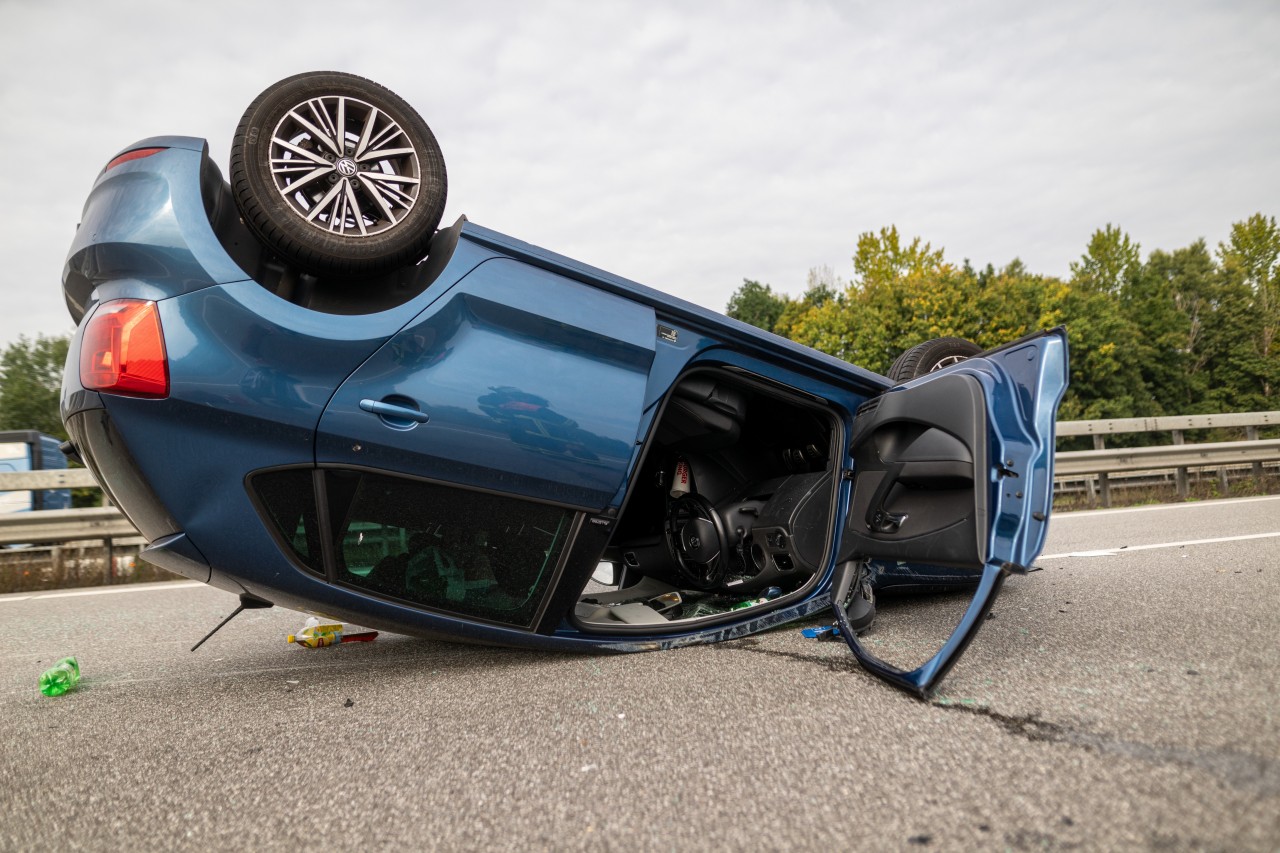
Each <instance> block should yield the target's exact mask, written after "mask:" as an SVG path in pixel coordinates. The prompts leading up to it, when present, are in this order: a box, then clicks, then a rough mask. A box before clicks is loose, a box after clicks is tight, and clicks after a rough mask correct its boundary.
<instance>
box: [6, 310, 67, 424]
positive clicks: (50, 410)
mask: <svg viewBox="0 0 1280 853" xmlns="http://www.w3.org/2000/svg"><path fill="white" fill-rule="evenodd" d="M69 343H70V340H69V339H68V338H67V337H65V336H62V337H45V336H44V335H38V336H37V337H36V338H35V340H30V339H28V338H27V337H26V336H22V337H19V338H18V340H17V342H15V343H12V344H10V345H9V346H8V348H6V349H5V351H4V353H3V355H0V429H34V430H39V431H40V432H44V433H48V434H49V435H54V436H57V437H59V438H62V439H66V437H67V434H66V431H65V430H63V428H62V418H61V417H60V416H59V414H58V401H59V397H60V395H61V391H62V369H63V366H64V364H65V363H66V360H67V346H68V344H69Z"/></svg>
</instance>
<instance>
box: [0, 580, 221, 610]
mask: <svg viewBox="0 0 1280 853" xmlns="http://www.w3.org/2000/svg"><path fill="white" fill-rule="evenodd" d="M196 586H207V584H203V583H200V581H175V582H172V583H162V584H157V585H156V586H111V587H106V588H104V589H77V590H72V591H71V592H41V593H37V594H35V595H0V604H5V603H7V602H10V601H27V600H28V599H30V600H33V601H39V600H40V599H42V598H78V597H80V596H82V595H118V594H119V593H122V592H161V591H164V590H170V589H191V588H192V587H196Z"/></svg>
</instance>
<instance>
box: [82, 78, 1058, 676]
mask: <svg viewBox="0 0 1280 853" xmlns="http://www.w3.org/2000/svg"><path fill="white" fill-rule="evenodd" d="M445 191H446V177H445V169H444V160H443V158H442V157H441V154H440V149H439V147H438V145H437V143H436V140H435V139H434V137H433V136H432V134H431V131H430V130H429V129H428V128H427V125H426V124H425V123H424V122H423V121H422V119H421V118H420V117H419V116H418V115H417V113H416V112H414V110H413V109H412V108H411V107H410V106H409V105H408V104H407V103H405V102H404V101H403V100H402V99H401V98H399V97H398V96H396V95H395V94H394V93H392V92H390V91H388V90H386V89H384V88H382V87H381V86H378V85H376V84H374V83H371V82H369V81H367V80H363V79H361V78H358V77H354V76H352V75H348V74H341V73H336V72H320V73H311V74H303V75H298V76H296V77H291V78H289V79H287V80H283V81H281V82H280V83H277V84H275V85H274V86H272V87H271V88H269V89H267V91H265V92H264V93H263V94H262V95H261V96H260V97H259V98H258V99H257V100H255V101H254V103H253V104H252V105H250V107H249V109H248V110H247V112H246V113H245V116H244V119H243V120H242V122H241V124H240V126H239V128H238V129H237V131H236V135H235V138H234V140H233V146H232V157H231V164H230V173H229V180H227V179H224V177H223V175H222V173H221V171H220V170H219V168H218V167H217V166H216V165H215V164H214V163H213V162H212V161H211V160H210V158H209V156H208V150H207V145H206V143H205V142H204V141H203V140H200V139H192V138H186V137H177V136H166V137H156V138H151V139H146V140H143V141H141V142H138V143H137V144H135V145H131V146H129V147H128V148H126V149H124V150H123V151H121V152H120V153H119V154H118V155H117V156H115V157H114V158H113V159H111V160H110V162H109V163H108V164H107V166H106V168H105V169H104V170H103V172H102V173H101V174H100V175H99V177H98V179H97V181H96V182H95V184H94V186H93V189H92V191H91V192H90V194H89V198H88V201H87V203H86V205H85V208H84V213H83V216H82V220H81V223H80V226H79V229H78V231H77V233H76V236H75V240H74V242H73V244H72V246H71V250H70V253H69V255H68V258H67V263H66V268H65V270H64V273H63V289H64V294H65V297H66V303H67V307H68V309H69V310H70V312H71V315H72V317H73V318H74V319H75V321H76V322H77V324H78V329H77V332H76V335H75V337H74V339H73V341H72V347H71V355H70V357H69V360H68V364H67V370H66V375H65V380H64V389H63V399H62V415H63V419H64V421H65V423H66V426H67V430H68V432H69V434H70V436H71V441H70V445H71V448H70V450H69V452H71V453H73V454H78V456H79V457H80V458H81V459H83V461H84V463H85V464H86V465H88V466H89V467H90V468H91V469H92V470H93V471H94V473H95V475H96V476H97V478H98V480H99V481H100V482H101V483H102V484H103V487H104V489H105V490H106V491H107V492H108V493H109V495H110V497H111V499H112V500H113V502H114V503H116V504H117V505H118V506H119V507H120V508H121V510H122V511H123V512H124V513H125V514H126V515H127V516H128V517H129V519H130V520H131V521H132V522H133V523H134V524H135V525H136V526H137V528H138V530H139V531H141V533H142V534H143V536H144V537H145V538H146V539H147V541H148V542H149V543H150V544H149V546H148V547H147V548H146V550H145V551H144V554H143V556H144V557H145V559H147V560H148V561H149V562H152V563H155V564H157V565H160V566H162V567H165V568H167V569H170V570H172V571H174V572H177V573H178V574H181V575H184V576H186V577H189V578H194V579H197V580H200V581H203V582H206V583H209V584H211V585H213V586H216V587H218V588H220V589H224V590H227V591H229V592H232V593H234V594H236V595H238V596H240V600H241V602H242V604H243V605H244V606H267V605H268V604H273V605H278V606H283V607H288V608H293V609H297V610H302V611H309V612H313V613H317V614H324V615H326V616H329V617H333V618H338V619H343V620H347V621H350V622H355V623H358V624H361V625H368V626H372V627H376V628H382V629H385V630H390V631H394V632H399V633H404V634H412V635H419V636H423V637H435V638H443V639H451V640H458V641H465V642H475V643H490V644H505V645H512V646H529V647H540V648H553V649H562V650H570V651H572V650H580V651H640V650H648V649H662V648H668V647H673V646H679V645H686V644H690V643H703V642H713V641H717V640H723V639H728V638H733V637H739V636H743V635H745V634H749V633H752V632H755V631H760V630H763V629H766V628H769V627H773V626H776V625H779V624H782V623H785V622H788V621H794V620H799V619H802V618H806V617H810V618H813V617H816V616H823V618H824V619H825V614H830V621H832V622H834V624H835V625H836V626H837V629H838V632H839V634H840V636H841V637H842V639H843V640H844V641H845V642H847V643H848V644H849V647H850V649H851V651H852V652H853V653H854V654H855V655H856V656H857V657H858V659H859V660H860V661H861V662H862V663H863V665H864V666H866V667H867V668H868V669H870V670H872V671H873V672H876V673H877V674H878V675H880V676H882V677H883V678H885V679H887V680H888V681H890V682H892V683H893V684H895V685H896V686H898V687H901V688H903V689H906V690H909V691H912V692H914V693H917V694H918V695H922V696H927V695H928V694H929V693H930V692H931V691H932V690H933V689H934V688H935V687H936V685H937V684H938V682H939V680H940V679H941V678H942V677H943V676H944V675H945V674H946V672H947V671H948V670H949V668H950V667H951V666H952V665H953V664H954V663H955V661H956V659H957V658H958V657H959V655H960V653H961V652H962V651H963V650H964V648H965V646H966V645H967V644H968V642H969V641H970V640H971V639H972V638H973V636H974V634H975V632H976V630H977V628H978V626H979V625H980V624H981V621H982V619H983V617H984V616H985V614H986V612H987V610H988V609H989V608H990V606H991V604H992V602H993V601H994V599H995V596H996V595H997V594H998V592H999V590H1000V587H1001V584H1002V582H1003V581H1004V579H1005V577H1006V576H1007V575H1009V574H1011V573H1022V572H1025V571H1027V570H1028V568H1029V567H1031V565H1032V561H1033V560H1034V559H1035V557H1036V556H1037V554H1038V553H1039V552H1040V548H1041V547H1042V545H1043V542H1044V539H1045V534H1046V530H1047V528H1048V523H1049V513H1050V503H1051V498H1052V480H1053V470H1052V468H1053V451H1054V434H1053V430H1054V418H1055V413H1056V410H1057V405H1058V401H1059V400H1060V398H1061V396H1062V393H1063V390H1064V388H1065V386H1066V376H1067V345H1066V336H1065V332H1064V331H1063V330H1061V329H1054V330H1049V331H1045V332H1042V333H1038V334H1034V335H1031V336H1028V337H1026V338H1023V339H1021V340H1017V341H1012V342H1010V343H1009V344H1007V345H1006V346H1003V347H1000V348H998V349H995V350H991V351H987V352H980V351H979V350H978V348H977V347H974V346H973V345H972V344H968V343H967V342H964V341H959V340H956V339H940V340H937V341H930V342H928V343H926V344H922V345H921V346H919V347H916V348H914V349H912V350H909V351H908V352H907V353H904V355H903V356H902V358H900V359H899V360H898V362H897V363H896V364H895V365H894V368H893V369H892V370H891V371H890V373H891V375H890V376H881V375H878V374H875V373H872V372H869V371H866V370H862V369H860V368H858V367H856V366H853V365H850V364H847V363H845V362H842V361H839V360H837V359H834V358H832V357H829V356H826V355H824V354H822V353H819V352H816V351H814V350H811V349H807V348H805V347H802V346H799V345H797V344H794V343H791V342H789V341H786V340H783V339H782V338H779V337H776V336H774V335H771V334H768V333H765V332H762V331H760V330H758V329H755V328H752V327H750V326H747V325H745V324H742V323H739V322H736V321H734V320H731V319H729V318H727V317H724V316H722V315H720V314H717V313H714V312H711V311H708V310H705V309H702V308H699V307H697V306H695V305H692V304H689V303H687V302H684V301H682V300H680V299H678V298H675V297H672V296H669V295H667V294H664V293H661V292H659V291H656V290H651V289H649V288H646V287H643V286H641V285H639V284H636V283H634V282H631V281H627V280H625V279H622V278H619V277H617V276H614V275H611V274H609V273H606V272H604V271H602V270H599V269H594V268H592V267H589V266H587V265H584V264H581V263H578V262H576V261H573V260H570V259H569V258H565V257H562V256H560V255H557V254H554V253H552V252H549V251H546V250H544V249H541V248H538V247H536V246H532V245H529V244H527V243H524V242H521V241H520V240H517V239H514V238H512V237H508V236H506V235H503V234H499V233H497V232H494V231H491V230H488V229H486V228H483V227H480V226H478V225H476V224H474V223H471V222H469V221H467V220H466V219H465V218H463V219H460V220H459V221H458V222H456V223H454V224H453V225H452V226H449V227H445V228H440V227H439V225H440V217H441V215H442V212H443V209H444V200H445ZM908 589H910V590H933V591H938V590H942V591H945V590H957V589H959V590H963V591H964V592H963V593H962V595H963V602H964V605H963V607H962V608H961V609H960V611H959V613H958V615H957V618H956V619H955V620H954V625H953V626H952V627H953V630H951V629H949V630H948V633H947V635H946V636H944V637H942V638H941V640H940V641H939V642H938V644H937V645H936V647H935V648H933V649H931V650H930V651H929V652H928V653H927V654H925V655H923V656H922V659H921V660H920V661H918V662H917V663H913V664H911V665H910V666H905V665H902V664H899V663H893V662H887V661H884V660H881V659H880V658H878V657H876V656H873V655H872V654H870V653H869V652H868V651H867V647H864V645H863V643H862V642H861V641H860V640H859V638H858V634H859V633H860V632H863V631H866V630H867V629H869V628H870V629H871V631H872V633H873V634H874V631H875V628H874V627H873V625H874V620H875V616H876V599H877V596H882V595H883V594H884V593H886V592H891V591H895V590H908ZM951 595H954V593H951Z"/></svg>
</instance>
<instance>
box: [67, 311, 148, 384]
mask: <svg viewBox="0 0 1280 853" xmlns="http://www.w3.org/2000/svg"><path fill="white" fill-rule="evenodd" d="M80 384H81V385H83V386H84V387H85V388H87V389H89V390H90V391H108V392H110V393H112V394H121V395H123V396H126V397H167V396H169V364H168V360H167V358H166V356H165V351H164V335H163V334H162V333H161V331H160V309H158V308H157V307H156V303H154V302H146V301H143V300H141V299H116V300H114V301H112V302H107V303H106V304H104V305H101V306H100V307H99V308H98V310H97V311H95V312H94V314H93V316H92V317H90V318H89V323H88V325H86V326H85V329H84V336H83V338H82V343H81V345H80Z"/></svg>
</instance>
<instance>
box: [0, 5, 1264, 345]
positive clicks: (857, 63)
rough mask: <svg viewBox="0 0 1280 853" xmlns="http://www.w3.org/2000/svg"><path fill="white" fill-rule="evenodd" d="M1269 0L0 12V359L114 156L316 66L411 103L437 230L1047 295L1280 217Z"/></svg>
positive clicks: (707, 265) (236, 107)
mask: <svg viewBox="0 0 1280 853" xmlns="http://www.w3.org/2000/svg"><path fill="white" fill-rule="evenodd" d="M1278 37H1280V9H1277V7H1276V6H1275V4H1274V3H1268V2H1261V3H1231V4H1217V5H1213V4H1203V3H1160V4H1132V3H1130V4H1126V3H1119V4H1117V3H1111V2H1107V3H1088V4H1061V5H1059V6H1057V7H1043V6H1041V7H1028V6H1027V5H1026V4H1022V3H1015V2H1006V0H1001V2H988V3H981V4H977V5H971V4H963V5H962V4H948V3H935V4H924V5H913V6H903V5H901V4H898V5H893V4H884V3H847V2H795V3H789V4H778V3H766V2H754V3H747V2H744V3H707V4H697V5H696V6H695V5H694V4H677V3H663V2H647V3H639V2H616V3H611V2H599V3H592V4H581V3H576V4H575V3H568V2H549V3H516V2H479V3H469V4H465V5H464V4H443V3H436V4H418V3H408V2H405V3H382V4H366V5H362V6H360V7H358V8H357V9H355V10H353V8H352V7H351V6H349V5H347V4H341V3H337V2H334V0H316V2H310V3H307V4H293V3H281V4H276V5H274V6H270V7H264V6H261V5H260V4H252V3H249V2H246V0H233V2H229V3H226V4H219V5H214V4H203V5H196V4H160V3H155V2H142V0H133V2H113V3H111V4H102V3H90V2H87V0H67V2H41V3H35V2H8V3H3V2H0V115H4V116H5V118H6V121H5V123H4V124H3V126H0V162H2V163H4V164H7V165H6V166H5V167H4V168H0V235H3V237H0V241H2V242H0V247H3V250H4V258H5V261H6V263H5V266H4V269H3V271H2V272H0V295H2V296H0V298H3V300H4V302H3V304H4V306H5V308H6V309H7V310H5V311H3V312H0V343H4V342H7V341H10V340H13V339H14V338H16V337H17V335H19V334H24V333H25V334H29V335H30V334H35V333H41V332H43V333H55V332H61V331H65V330H67V329H68V327H69V320H68V319H67V315H66V312H65V310H64V309H63V307H62V303H61V293H60V288H59V286H58V277H59V274H60V270H61V266H62V262H63V256H64V254H65V251H66V247H67V246H68V245H69V243H70V239H71V234H72V231H73V228H74V225H75V222H76V221H77V219H78V214H79V210H80V206H81V205H82V203H83V200H84V197H85V195H86V194H87V192H88V189H89V186H90V185H91V183H92V181H93V179H94V177H95V175H96V174H97V172H98V171H99V170H100V169H101V167H102V164H103V163H104V162H105V161H106V160H107V159H108V158H109V157H110V156H111V155H112V154H113V153H114V152H115V151H116V150H117V149H119V148H120V147H122V146H124V145H126V144H129V143H131V142H132V141H134V140H136V139H138V138H141V137H144V136H148V135H152V134H164V133H177V134H187V135H193V136H204V137H207V138H208V139H209V141H210V145H211V150H212V151H213V154H214V157H215V159H216V160H217V161H218V162H219V163H222V164H225V163H226V159H227V154H228V151H229V147H230V137H231V133H232V130H233V129H234V127H235V124H236V122H237V121H238V119H239V116H240V114H241V112H242V111H243V109H244V108H245V106H247V104H248V103H249V101H250V100H251V99H252V98H253V97H254V96H255V95H256V94H257V93H258V92H259V91H261V90H262V89H263V88H264V87H265V86H266V85H268V84H269V83H271V82H272V81H274V80H276V79H279V78H281V77H284V76H287V75H289V74H292V73H296V72H299V71H304V70H312V69H319V68H336V69H341V70H347V71H352V72H354V73H358V74H362V75H364V76H367V77H370V78H372V79H376V80H379V81H380V82H382V83H384V84H385V85H388V86H390V87H391V88H392V89H395V90H396V91H398V92H399V93H400V94H401V95H403V96H405V97H406V98H407V99H408V100H409V101H410V102H411V103H413V104H415V105H416V106H417V107H418V108H419V110H420V111H421V112H422V113H423V115H424V116H425V117H426V119H427V121H428V123H430V124H431V126H432V128H433V129H434V131H435V132H436V134H437V136H438V137H439V139H440V142H441V145H442V146H443V148H444V151H445V157H446V161H447V163H448V167H449V173H450V188H451V191H450V201H449V206H448V209H447V211H446V219H448V220H452V219H453V218H455V217H456V216H457V215H459V214H461V213H466V214H468V215H469V216H470V217H471V218H472V219H473V220H475V221H477V222H479V223H481V224H484V225H487V226H489V227H493V228H497V229H498V230H502V231H506V232H508V233H511V234H512V235H514V236H516V237H520V238H522V239H525V240H529V241H531V242H534V243H538V244H541V245H544V246H546V247H547V248H550V249H553V250H556V251H559V252H562V253H564V254H568V255H570V256H573V257H577V258H580V259H581V260H583V261H586V262H588V263H593V264H596V265H597V266H601V267H604V268H606V269H609V270H611V271H613V272H617V273H619V274H622V275H625V276H628V277H631V278H635V279H637V280H640V281H642V282H644V283H646V284H650V285H652V286H654V287H657V288H659V289H663V290H668V291H670V292H673V293H678V294H680V295H682V296H684V297H686V298H690V299H692V300H694V301H697V302H700V303H702V304H704V305H708V306H709V307H712V308H717V309H718V308H722V307H723V305H724V303H725V302H726V300H727V299H728V297H729V295H730V294H731V293H732V291H733V290H734V289H735V288H736V287H737V286H738V284H739V283H740V282H741V280H742V279H743V278H744V277H750V278H756V279H760V280H763V281H768V282H771V283H772V284H774V285H775V286H776V287H780V288H782V289H785V290H791V291H793V292H795V291H799V290H800V289H802V288H803V286H804V282H805V278H806V274H807V271H808V270H809V268H811V267H814V266H820V265H824V264H825V265H830V266H832V267H833V268H835V271H836V272H837V274H841V275H848V271H849V256H850V255H851V254H852V252H853V249H854V246H855V241H856V239H857V235H858V234H859V233H860V232H863V231H868V230H874V229H877V228H879V227H881V226H884V225H888V224H896V225H897V226H898V227H899V229H900V230H902V231H903V232H905V233H907V234H912V235H919V236H921V237H923V238H924V239H926V240H928V241H929V242H931V243H932V244H933V245H934V246H944V247H946V249H947V253H948V257H950V258H952V259H953V260H956V261H959V260H960V259H962V258H965V257H968V258H970V259H971V260H972V261H973V262H974V263H975V264H985V263H987V262H992V263H996V264H997V265H999V264H1003V263H1005V262H1007V261H1008V260H1010V259H1012V258H1013V257H1014V256H1015V255H1018V256H1021V257H1022V258H1023V260H1024V261H1025V262H1026V263H1027V265H1028V266H1029V267H1030V268H1031V269H1033V270H1036V271H1040V272H1045V273H1052V274H1065V273H1066V271H1067V265H1068V264H1069V262H1070V261H1071V260H1073V259H1074V258H1075V257H1077V256H1078V255H1079V254H1080V253H1081V252H1082V251H1083V250H1084V247H1085V244H1086V243H1087V240H1088V237H1089V235H1090V233H1091V232H1092V231H1093V230H1094V229H1096V228H1098V227H1101V226H1102V225H1104V224H1106V223H1108V222H1115V223H1118V224H1120V225H1121V226H1122V227H1124V228H1125V229H1127V230H1128V231H1129V233H1130V234H1131V235H1132V236H1133V238H1134V239H1135V240H1137V241H1138V242H1140V243H1141V244H1142V245H1143V247H1144V248H1145V249H1148V250H1150V249H1155V248H1169V249H1172V248H1177V247H1179V246H1183V245H1186V244H1187V243H1189V242H1191V241H1192V240H1194V239H1196V238H1197V237H1201V236H1203V237H1207V238H1208V239H1209V240H1210V243H1211V244H1212V243H1214V242H1216V241H1217V240H1219V239H1222V238H1224V237H1225V235H1226V233H1227V230H1228V228H1229V226H1230V224H1231V222H1232V221H1236V220H1239V219H1243V218H1244V217H1247V216H1248V215H1250V214H1251V213H1253V212H1256V211H1259V210H1261V211H1263V212H1265V213H1268V214H1270V215H1275V214H1278V213H1280V210H1277V207H1278V205H1277V202H1278V201H1280V161H1277V158H1276V157H1275V156H1274V148H1275V145H1276V142H1277V140H1280V111H1277V110H1276V109H1275V108H1274V104H1275V102H1276V100H1277V95H1280V59H1278V58H1277V54H1276V52H1275V50H1274V45H1275V44H1276V43H1277V42H1278V41H1280V38H1278Z"/></svg>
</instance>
